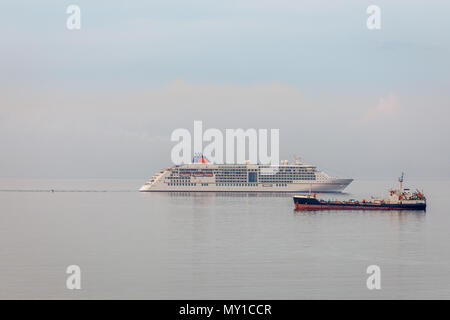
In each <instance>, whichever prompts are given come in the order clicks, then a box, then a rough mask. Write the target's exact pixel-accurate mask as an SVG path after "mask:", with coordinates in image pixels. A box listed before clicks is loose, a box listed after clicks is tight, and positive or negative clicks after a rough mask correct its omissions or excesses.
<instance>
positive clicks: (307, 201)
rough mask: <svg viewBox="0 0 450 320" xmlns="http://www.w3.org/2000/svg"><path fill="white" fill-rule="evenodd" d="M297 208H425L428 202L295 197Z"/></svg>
mask: <svg viewBox="0 0 450 320" xmlns="http://www.w3.org/2000/svg"><path fill="white" fill-rule="evenodd" d="M294 204H295V210H425V209H426V206H427V205H426V203H397V204H390V203H381V204H378V203H371V202H362V203H361V202H356V203H355V202H331V201H319V200H317V199H316V198H303V197H298V198H297V197H294Z"/></svg>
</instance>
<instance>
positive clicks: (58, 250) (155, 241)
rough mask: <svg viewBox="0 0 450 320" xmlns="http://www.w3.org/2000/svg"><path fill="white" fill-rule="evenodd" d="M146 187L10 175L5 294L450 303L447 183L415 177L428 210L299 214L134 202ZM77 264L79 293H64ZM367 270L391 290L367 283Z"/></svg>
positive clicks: (1, 222) (247, 200)
mask: <svg viewBox="0 0 450 320" xmlns="http://www.w3.org/2000/svg"><path fill="white" fill-rule="evenodd" d="M143 182H144V181H143V180H142V181H141V180H114V179H108V180H36V179H28V180H27V179H0V190H2V191H0V298H2V299H10V298H19V299H21V298H27V299H28V298H31V299H37V298H40V299H56V298H62V299H94V298H97V299H110V298H111V299H112V298H119V299H132V298H135V299H197V298H198V299H228V298H230V299H231V298H233V299H317V298H325V299H331V298H333V299H334V298H337V299H352V298H363V299H366V298H368V299H381V298H385V299H407V298H412V299H418V298H425V299H431V298H437V299H443V298H446V299H449V298H450V250H449V249H450V232H449V230H450V212H449V211H450V210H449V196H448V195H449V194H450V182H449V181H408V182H409V185H414V186H419V187H420V188H421V189H423V190H424V191H425V194H426V195H427V199H428V209H427V211H426V212H364V211H352V212H349V211H347V212H342V211H329V212H295V211H294V210H293V201H292V198H291V196H290V195H275V196H269V195H255V194H212V193H205V194H189V193H180V194H164V193H139V192H136V190H137V189H138V188H139V187H140V185H141V184H142V183H143ZM394 183H395V182H394V181H355V182H354V183H353V184H352V185H351V186H350V187H349V188H348V189H347V190H346V191H347V193H346V194H342V195H338V194H328V195H324V197H328V198H359V199H362V198H366V199H367V198H368V197H369V196H370V195H380V196H381V195H384V194H385V191H387V189H388V188H389V187H392V186H393V185H394ZM51 189H54V191H55V192H50V191H49V190H51ZM69 265H78V266H80V268H81V283H82V284H81V286H82V289H81V290H68V289H66V278H67V277H68V275H67V274H66V268H67V266H69ZM369 265H378V266H379V267H380V268H381V290H368V289H367V287H366V279H367V277H368V276H369V275H368V274H366V268H367V267H368V266H369Z"/></svg>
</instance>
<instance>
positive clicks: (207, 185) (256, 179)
mask: <svg viewBox="0 0 450 320" xmlns="http://www.w3.org/2000/svg"><path fill="white" fill-rule="evenodd" d="M352 181H353V179H342V178H336V177H331V176H329V175H327V174H326V173H324V172H321V171H318V170H317V168H316V167H315V166H313V165H309V164H304V163H301V162H300V160H299V159H298V158H296V160H295V163H291V164H290V163H289V162H288V161H287V160H283V161H281V164H280V165H264V164H251V163H249V162H248V161H247V162H246V163H245V164H213V163H210V162H209V161H208V159H207V158H206V157H204V156H203V155H197V156H195V157H194V159H193V161H192V163H189V164H182V165H175V166H172V167H170V168H166V169H163V170H161V171H160V172H159V173H157V174H155V175H154V176H153V177H152V178H151V179H150V180H148V181H147V182H146V183H145V184H144V185H143V186H142V187H141V188H140V189H139V191H142V192H341V191H342V190H344V189H345V188H346V187H347V186H348V185H349V184H350V183H351V182H352Z"/></svg>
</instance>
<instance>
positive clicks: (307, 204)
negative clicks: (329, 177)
mask: <svg viewBox="0 0 450 320" xmlns="http://www.w3.org/2000/svg"><path fill="white" fill-rule="evenodd" d="M403 178H404V174H403V173H402V175H401V177H400V178H399V179H398V181H399V187H398V189H391V190H389V196H388V197H387V198H385V199H377V198H373V197H372V198H371V200H368V201H366V200H362V201H357V200H354V199H350V200H348V201H333V200H321V199H317V198H316V194H315V193H309V194H306V195H295V196H294V204H295V210H425V209H426V207H427V200H426V198H425V195H424V194H423V192H421V191H419V190H416V191H415V192H411V190H410V189H403Z"/></svg>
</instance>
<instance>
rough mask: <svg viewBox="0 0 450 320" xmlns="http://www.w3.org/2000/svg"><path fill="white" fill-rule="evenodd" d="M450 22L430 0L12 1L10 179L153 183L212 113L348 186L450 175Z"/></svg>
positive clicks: (0, 13)
mask: <svg viewBox="0 0 450 320" xmlns="http://www.w3.org/2000/svg"><path fill="white" fill-rule="evenodd" d="M70 4H77V5H79V6H80V8H81V30H75V31H70V30H67V28H66V19H67V17H68V15H67V14H66V8H67V6H68V5H70ZM370 4H376V5H378V6H379V7H380V8H381V30H368V29H367V27H366V19H367V17H368V15H367V14H366V8H367V7H368V5H370ZM449 17H450V3H449V2H448V1H425V0H423V1H414V0H409V1H375V0H373V1H331V0H330V1H299V0H297V1H287V0H282V1H280V0H278V1H275V0H274V1H268V0H258V1H257V0H239V1H237V0H236V1H230V0H228V1H211V0H208V1H206V0H198V1H189V0H184V1H181V0H180V1H112V0H108V1H92V0H90V1H87V0H86V1H82V0H72V1H61V0H59V1H57V0H54V1H49V0H43V1H19V0H14V1H13V0H2V1H1V3H0V150H1V151H0V177H1V176H3V177H80V178H84V177H124V178H125V177H130V178H142V179H143V180H145V179H146V178H148V177H149V176H151V175H153V173H154V172H155V171H156V170H159V169H161V168H162V167H166V166H168V165H170V150H171V148H172V147H173V145H174V143H173V142H171V141H170V134H171V132H172V131H173V130H174V129H176V128H180V127H182V128H187V129H189V130H192V128H193V121H194V120H203V123H204V127H205V128H210V127H215V128H218V129H223V130H224V129H226V128H239V127H240V128H244V129H246V128H267V129H270V128H279V129H280V143H281V158H283V159H284V158H288V159H291V158H292V155H293V154H298V155H300V156H301V157H302V158H303V159H304V160H305V161H306V162H309V163H313V164H316V165H318V166H319V168H320V169H324V170H325V171H327V172H330V173H334V174H338V175H341V176H345V177H353V178H379V177H382V178H395V177H397V176H398V175H399V173H400V172H401V171H402V170H403V171H406V172H407V174H408V176H410V177H413V178H442V177H443V178H450V150H449V142H450V141H449V136H450V126H449V125H450V92H449V91H450V90H449V89H450V62H449V60H450V58H449V57H450V18H449Z"/></svg>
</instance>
